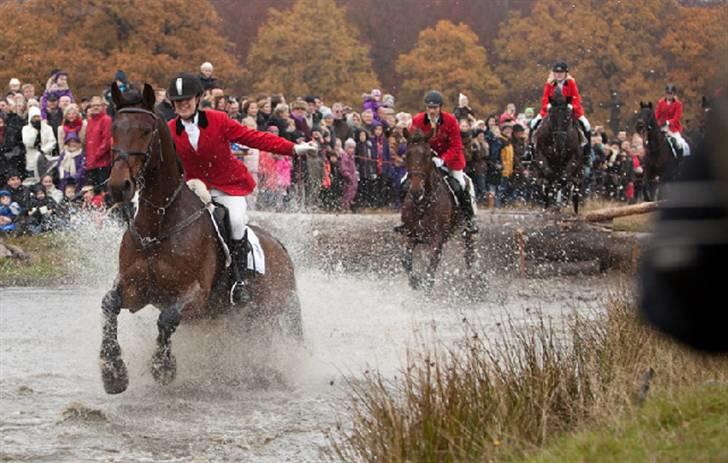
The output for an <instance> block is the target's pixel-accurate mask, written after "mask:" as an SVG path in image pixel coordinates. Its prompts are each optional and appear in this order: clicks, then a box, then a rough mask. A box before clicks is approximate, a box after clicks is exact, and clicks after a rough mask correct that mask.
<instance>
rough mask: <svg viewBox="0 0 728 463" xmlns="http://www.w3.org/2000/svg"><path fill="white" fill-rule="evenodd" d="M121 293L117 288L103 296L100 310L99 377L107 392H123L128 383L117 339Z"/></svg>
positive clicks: (127, 375)
mask: <svg viewBox="0 0 728 463" xmlns="http://www.w3.org/2000/svg"><path fill="white" fill-rule="evenodd" d="M121 305H122V301H121V294H119V291H118V289H117V288H114V289H112V290H111V291H109V292H108V293H106V295H105V296H104V299H103V301H102V302H101V312H102V314H103V317H104V326H103V330H102V339H101V355H100V357H101V379H102V380H103V383H104V390H105V391H106V393H107V394H119V393H121V392H124V391H125V390H126V388H127V386H128V385H129V374H128V373H127V370H126V365H124V360H122V358H121V346H119V340H118V339H117V327H118V318H119V312H120V311H121Z"/></svg>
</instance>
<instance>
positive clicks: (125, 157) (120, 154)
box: [111, 108, 164, 190]
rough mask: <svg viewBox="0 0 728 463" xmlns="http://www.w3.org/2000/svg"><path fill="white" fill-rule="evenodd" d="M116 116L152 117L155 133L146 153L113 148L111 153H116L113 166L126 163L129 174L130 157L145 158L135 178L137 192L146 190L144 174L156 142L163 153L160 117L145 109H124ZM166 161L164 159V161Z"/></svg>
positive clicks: (112, 162)
mask: <svg viewBox="0 0 728 463" xmlns="http://www.w3.org/2000/svg"><path fill="white" fill-rule="evenodd" d="M116 114H145V115H147V116H151V118H152V119H153V120H154V131H153V132H152V137H151V139H150V140H149V143H148V144H147V150H146V151H127V150H124V149H121V148H117V147H112V148H111V152H113V153H116V156H114V158H113V159H112V161H111V166H112V167H113V166H114V165H116V163H117V162H119V161H124V162H125V163H126V166H127V168H129V172H131V164H129V157H130V156H144V164H142V168H141V169H139V172H137V174H136V175H135V176H134V184H135V186H136V187H137V190H142V189H143V188H144V174H145V173H146V170H147V166H148V165H149V160H150V159H151V158H152V156H151V155H152V150H153V149H154V142H155V140H156V142H157V146H158V147H159V153H160V156H161V153H162V149H161V148H162V145H161V140H160V138H159V129H158V127H157V121H158V120H159V117H158V116H157V115H156V114H155V113H154V112H152V111H148V110H146V109H143V108H122V109H120V110H119V111H117V112H116ZM162 160H164V159H162Z"/></svg>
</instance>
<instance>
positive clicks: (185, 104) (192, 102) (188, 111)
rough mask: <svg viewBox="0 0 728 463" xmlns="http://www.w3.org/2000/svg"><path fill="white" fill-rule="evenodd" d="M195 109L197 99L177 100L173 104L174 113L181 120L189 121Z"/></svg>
mask: <svg viewBox="0 0 728 463" xmlns="http://www.w3.org/2000/svg"><path fill="white" fill-rule="evenodd" d="M196 109H197V97H195V96H193V97H192V98H187V99H186V100H177V101H175V102H174V111H175V112H176V113H177V115H178V116H179V117H181V118H182V119H189V118H190V117H192V116H194V115H195V110H196Z"/></svg>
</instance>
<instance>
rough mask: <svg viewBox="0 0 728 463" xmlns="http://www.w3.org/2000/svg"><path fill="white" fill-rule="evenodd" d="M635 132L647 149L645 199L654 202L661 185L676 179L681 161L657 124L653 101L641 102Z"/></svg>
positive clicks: (645, 158)
mask: <svg viewBox="0 0 728 463" xmlns="http://www.w3.org/2000/svg"><path fill="white" fill-rule="evenodd" d="M635 132H637V133H638V134H639V135H640V136H641V137H642V143H643V145H644V147H645V156H644V159H643V163H644V166H643V168H644V190H643V191H644V194H645V199H646V200H648V201H652V200H655V199H657V197H658V195H659V186H660V184H662V183H663V182H669V181H671V180H673V179H674V178H675V176H676V175H677V172H678V164H679V162H680V161H679V159H678V158H676V157H675V156H674V155H673V153H672V149H671V148H670V145H669V142H668V141H667V137H666V136H665V134H664V133H662V130H661V128H660V127H659V125H658V123H657V118H656V117H655V110H654V108H653V107H652V102H651V101H648V102H647V103H645V102H642V101H640V110H639V113H638V114H637V122H636V123H635Z"/></svg>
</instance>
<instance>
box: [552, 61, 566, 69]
mask: <svg viewBox="0 0 728 463" xmlns="http://www.w3.org/2000/svg"><path fill="white" fill-rule="evenodd" d="M551 70H552V71H554V72H569V66H567V65H566V63H565V62H564V61H559V62H557V63H556V64H554V67H553V68H551Z"/></svg>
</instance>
